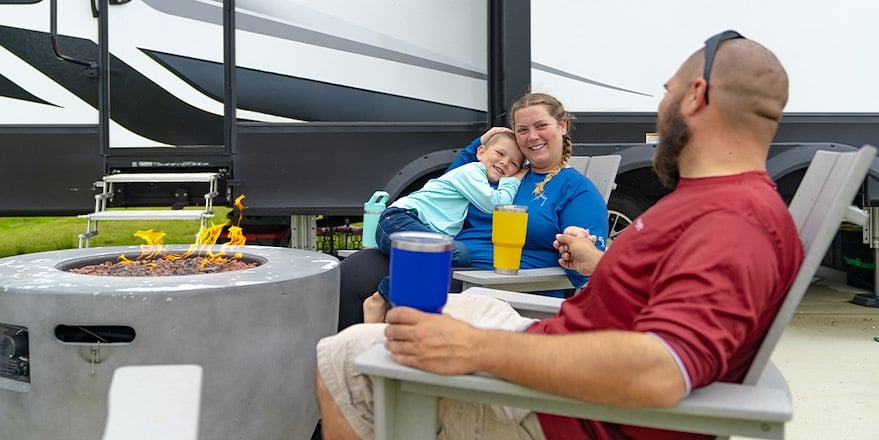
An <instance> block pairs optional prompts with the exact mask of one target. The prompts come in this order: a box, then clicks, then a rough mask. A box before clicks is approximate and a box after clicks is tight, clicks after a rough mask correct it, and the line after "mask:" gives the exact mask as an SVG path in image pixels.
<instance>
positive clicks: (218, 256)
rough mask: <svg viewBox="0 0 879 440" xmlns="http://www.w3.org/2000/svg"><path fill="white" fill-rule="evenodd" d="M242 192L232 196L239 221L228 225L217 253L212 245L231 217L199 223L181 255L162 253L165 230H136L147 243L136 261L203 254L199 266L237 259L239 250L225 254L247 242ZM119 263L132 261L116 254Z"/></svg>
mask: <svg viewBox="0 0 879 440" xmlns="http://www.w3.org/2000/svg"><path fill="white" fill-rule="evenodd" d="M244 197H245V196H244V194H242V195H240V196H238V197H237V198H236V199H235V207H236V208H238V211H239V215H238V223H237V225H235V226H229V231H228V236H229V241H228V242H226V243H223V245H222V246H220V249H219V251H218V252H212V251H211V249H210V248H211V246H213V245H215V244H216V243H217V240H218V239H219V238H220V235H221V234H222V232H223V228H224V227H226V225H229V224H230V223H231V221H230V220H226V221H225V222H223V223H219V224H217V223H213V222H211V225H210V226H204V225H202V226H201V227H200V228H199V231H198V234H196V237H195V243H193V244H191V245H190V246H189V248H188V249H187V250H186V252H183V253H182V254H168V253H166V252H165V246H164V245H163V244H162V239H163V238H164V237H165V232H163V231H153V230H152V229H148V230H146V231H137V232H135V233H134V236H135V237H139V238H141V239H143V240H144V241H145V242H146V244H142V245H140V251H141V253H140V255H139V256H138V257H137V258H136V260H152V259H154V258H165V259H168V260H171V261H175V260H181V259H184V258H188V257H190V256H192V255H193V254H202V253H203V254H204V260H203V261H202V263H201V266H202V268H203V267H204V266H206V265H208V264H220V263H222V262H223V261H226V260H227V259H240V258H242V257H243V256H244V255H243V254H242V253H241V252H236V253H235V254H234V255H232V256H231V257H228V258H227V257H226V254H227V252H229V253H231V252H233V251H234V248H236V247H238V246H243V245H245V244H246V243H247V238H246V237H245V236H244V231H243V229H242V228H241V227H240V226H239V225H240V224H241V219H242V218H243V214H242V212H243V211H244V208H245V206H244V205H243V204H241V201H242V200H243V199H244ZM119 262H120V263H122V264H131V263H132V261H131V260H129V259H128V258H126V257H125V255H120V256H119Z"/></svg>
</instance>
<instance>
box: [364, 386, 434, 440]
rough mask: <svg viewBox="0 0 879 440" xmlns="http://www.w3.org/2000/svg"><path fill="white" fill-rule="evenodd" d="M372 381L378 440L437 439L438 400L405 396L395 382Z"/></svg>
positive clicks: (408, 394) (422, 396)
mask: <svg viewBox="0 0 879 440" xmlns="http://www.w3.org/2000/svg"><path fill="white" fill-rule="evenodd" d="M372 380H373V383H372V391H373V398H374V399H375V406H374V407H375V409H376V411H375V438H376V439H379V440H392V439H400V440H402V439H415V438H417V439H429V438H435V437H436V426H437V400H438V399H437V398H436V397H432V396H425V395H418V394H410V393H406V392H405V391H403V390H402V389H401V388H400V382H399V381H396V380H392V379H384V378H379V377H375V376H373V378H372ZM379 402H381V403H379Z"/></svg>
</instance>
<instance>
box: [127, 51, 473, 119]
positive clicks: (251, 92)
mask: <svg viewBox="0 0 879 440" xmlns="http://www.w3.org/2000/svg"><path fill="white" fill-rule="evenodd" d="M143 52H144V53H146V54H147V55H149V56H150V57H151V58H153V59H155V60H156V61H157V62H158V63H160V64H162V65H163V66H165V67H166V68H167V69H168V70H170V71H172V72H174V74H175V75H177V76H178V77H179V78H180V79H182V80H184V81H186V82H187V83H189V84H190V85H191V86H193V87H195V88H196V89H198V90H200V91H201V92H202V93H204V94H206V95H208V96H210V97H212V98H214V99H216V100H219V101H222V97H223V65H222V64H220V63H216V62H212V61H205V60H199V59H195V58H189V57H183V56H179V55H173V54H168V53H162V52H156V51H149V50H143ZM235 75H236V77H237V82H238V84H237V87H236V93H237V100H238V103H237V104H238V108H240V109H243V110H252V111H256V112H260V113H266V114H271V115H276V116H284V117H287V118H293V119H299V120H302V121H308V122H436V121H442V122H482V121H484V120H485V112H482V111H478V110H472V109H468V108H462V107H458V106H452V105H446V104H439V103H435V102H429V101H424V100H419V99H415V98H407V97H403V96H396V95H391V94H387V93H379V92H373V91H369V90H363V89H358V88H354V87H347V86H341V85H338V84H330V83H326V82H322V81H314V80H308V79H303V78H297V77H293V76H288V75H281V74H277V73H271V72H264V71H259V70H254V69H247V68H242V67H238V68H237V69H236V70H235Z"/></svg>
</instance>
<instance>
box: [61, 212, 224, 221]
mask: <svg viewBox="0 0 879 440" xmlns="http://www.w3.org/2000/svg"><path fill="white" fill-rule="evenodd" d="M213 216H214V214H213V213H212V212H204V211H183V210H143V211H101V212H91V213H88V214H82V215H79V216H77V217H79V218H85V219H89V220H201V219H203V218H211V217H213Z"/></svg>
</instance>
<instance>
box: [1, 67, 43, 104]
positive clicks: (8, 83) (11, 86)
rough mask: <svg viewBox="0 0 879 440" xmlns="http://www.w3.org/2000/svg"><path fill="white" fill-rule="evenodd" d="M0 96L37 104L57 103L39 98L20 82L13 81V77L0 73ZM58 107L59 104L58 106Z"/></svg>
mask: <svg viewBox="0 0 879 440" xmlns="http://www.w3.org/2000/svg"><path fill="white" fill-rule="evenodd" d="M0 96H5V97H7V98H13V99H20V100H22V101H30V102H35V103H37V104H46V105H53V106H54V105H55V104H52V103H49V102H46V101H44V100H42V99H40V98H37V97H36V96H34V95H33V94H31V93H30V92H28V91H27V90H25V89H23V88H21V87H20V86H19V85H18V84H16V83H14V82H12V80H11V79H9V78H7V77H5V76H3V75H2V74H0ZM56 107H57V106H56Z"/></svg>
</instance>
